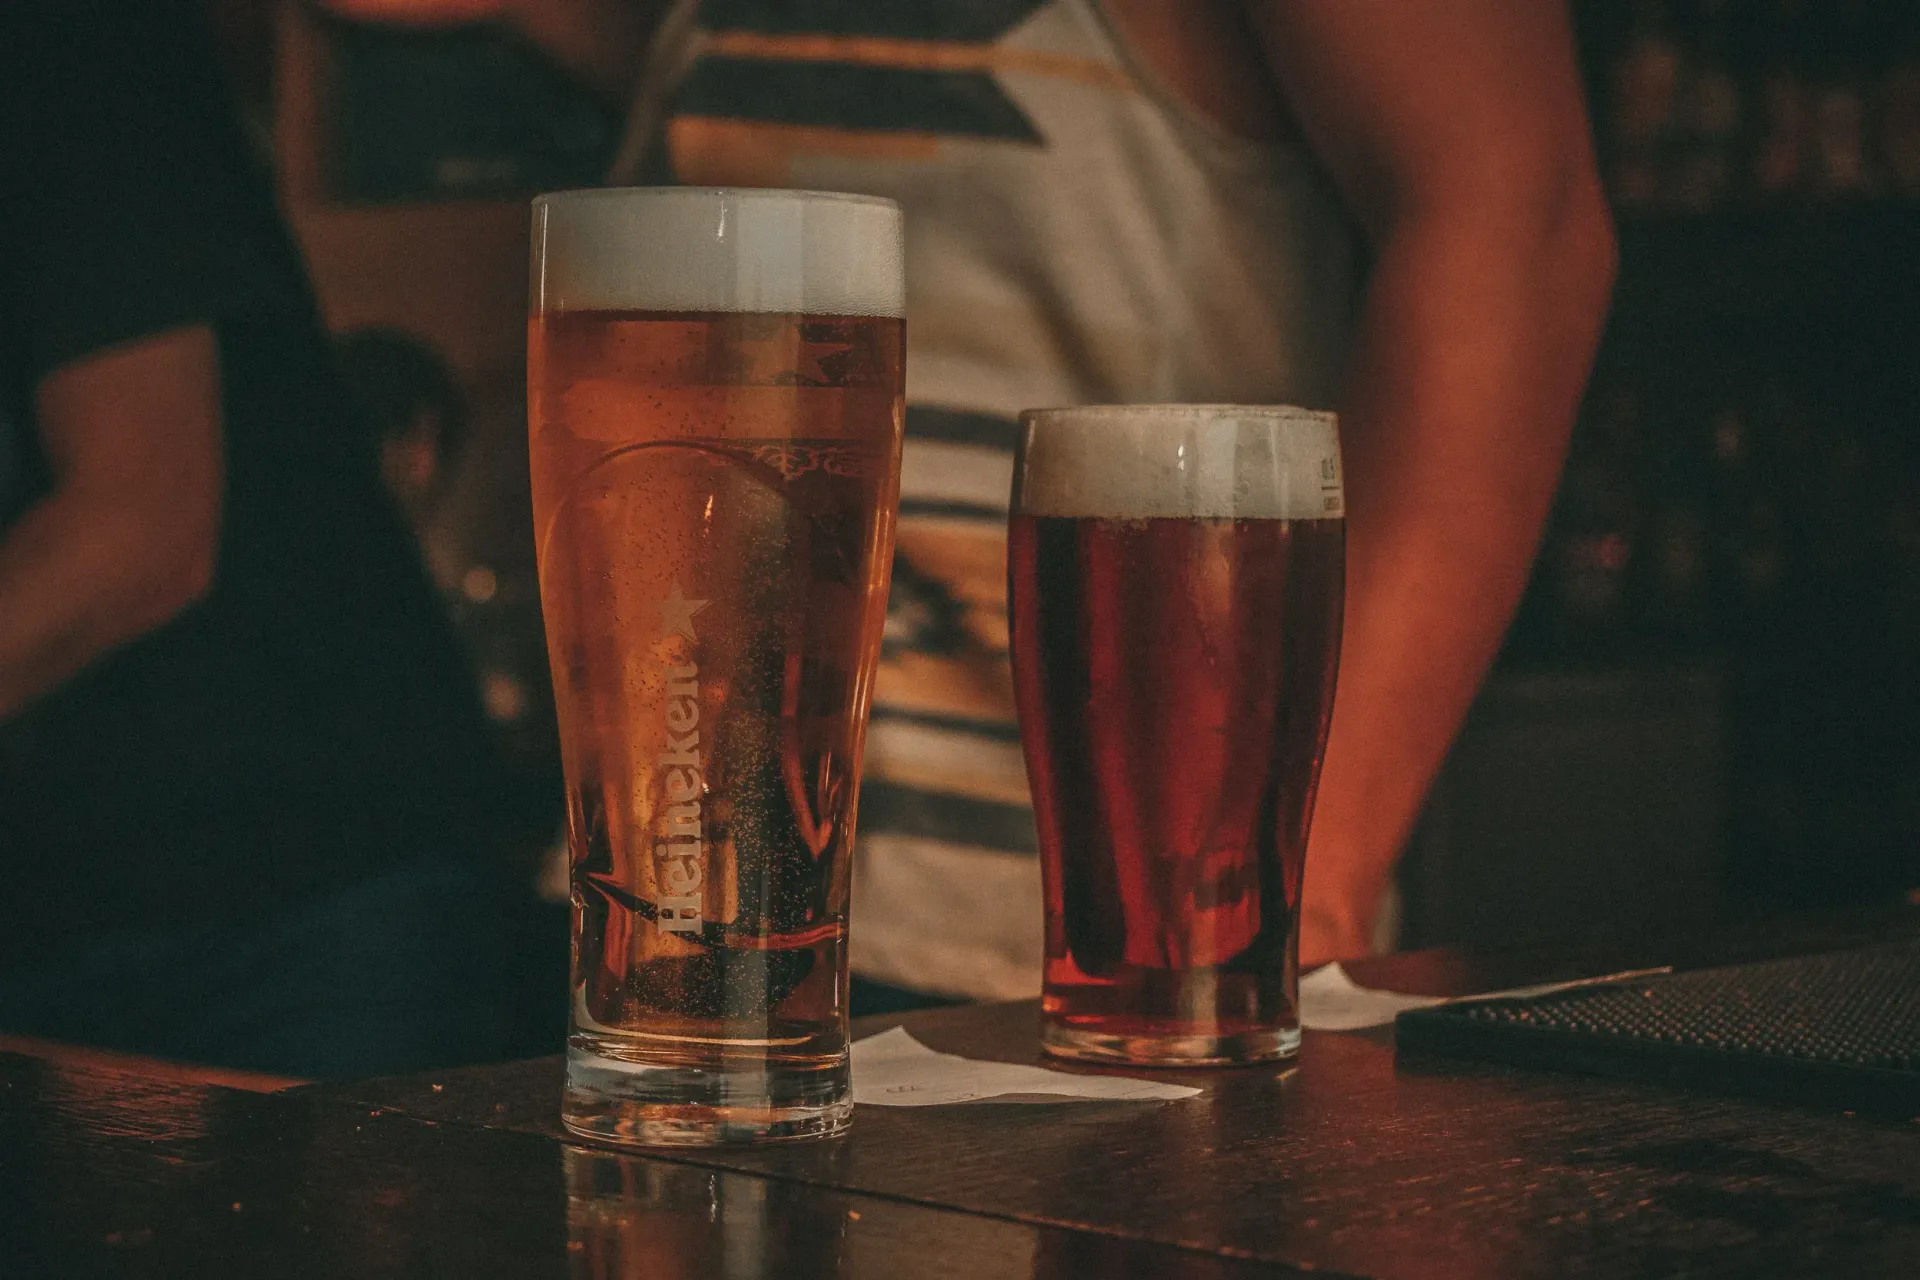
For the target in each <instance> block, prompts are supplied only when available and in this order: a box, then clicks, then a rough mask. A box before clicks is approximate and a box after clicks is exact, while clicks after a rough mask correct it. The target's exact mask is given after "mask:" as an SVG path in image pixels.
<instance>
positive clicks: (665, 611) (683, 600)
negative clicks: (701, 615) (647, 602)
mask: <svg viewBox="0 0 1920 1280" xmlns="http://www.w3.org/2000/svg"><path fill="white" fill-rule="evenodd" d="M708 603H709V602H708V601H706V600H689V599H687V595H686V592H684V591H682V590H681V589H680V581H679V579H677V578H676V579H675V580H674V583H673V590H672V591H670V592H668V594H667V598H666V599H665V600H662V601H661V602H660V603H659V605H658V606H657V607H658V608H659V610H660V629H661V630H662V631H672V632H678V633H679V634H681V635H683V636H685V637H686V638H687V639H689V640H697V639H699V637H698V636H696V635H694V634H693V615H694V614H696V613H698V612H700V611H701V610H702V609H704V608H706V607H707V605H708Z"/></svg>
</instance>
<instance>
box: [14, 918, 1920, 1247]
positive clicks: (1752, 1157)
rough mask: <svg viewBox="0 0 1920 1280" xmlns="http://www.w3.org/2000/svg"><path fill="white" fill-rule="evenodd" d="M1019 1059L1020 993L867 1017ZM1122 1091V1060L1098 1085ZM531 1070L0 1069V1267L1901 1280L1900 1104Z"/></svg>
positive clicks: (1667, 944)
mask: <svg viewBox="0 0 1920 1280" xmlns="http://www.w3.org/2000/svg"><path fill="white" fill-rule="evenodd" d="M1915 937H1920V910H1913V909H1903V910H1889V911H1884V912H1877V913H1856V914H1854V915H1851V916H1847V917H1839V918H1836V917H1825V918H1821V919H1805V920H1797V921H1792V922H1787V923H1781V922H1773V923H1771V924H1769V925H1767V926H1765V927H1757V926H1749V927H1746V928H1744V929H1737V930H1722V931H1700V932H1696V933H1695V934H1693V935H1691V936H1688V937H1685V938H1672V939H1648V940H1643V941H1641V942H1638V943H1633V944H1624V943H1623V944H1618V945H1613V946H1603V947H1576V946H1571V945H1569V946H1566V947H1562V948H1559V949H1556V950H1544V951H1534V952H1527V953H1512V954H1506V955H1497V956H1496V955H1488V956H1471V955H1466V954H1461V953H1457V952H1418V953H1410V954H1405V955H1401V956H1395V957H1388V958H1384V959H1379V960H1372V961H1366V962H1357V963H1355V964H1353V965H1351V966H1349V968H1350V969H1351V971H1352V972H1353V973H1354V975H1355V976H1356V977H1357V978H1358V979H1359V980H1360V981H1362V982H1364V983H1367V984H1369V985H1373V986H1381V987H1389V988H1393V989H1398V990H1407V991H1423V992H1429V993H1433V994H1450V993H1462V992H1468V991H1477V990H1488V989H1492V988H1496V987H1504V986H1510V985H1513V984H1515V983H1517V982H1531V981H1545V980H1552V979H1559V978H1568V977H1578V976H1583V975H1590V974H1595V973H1602V972H1610V971H1614V970H1617V969H1622V968H1628V967H1640V966H1646V965H1652V964H1672V965H1675V966H1676V967H1679V968H1695V967H1702V966H1705V965H1711V964H1721V963H1729V962H1733V961H1738V960H1745V959H1758V958H1763V957H1770V956H1776V955H1791V954H1799V953H1808V952H1813V951H1819V950H1830V949H1836V948H1839V947H1842V946H1847V945H1851V944H1855V943H1865V942H1871V941H1879V940H1892V939H1906V938H1915ZM896 1023H904V1024H905V1025H907V1026H908V1027H909V1028H911V1029H912V1031H913V1032H914V1034H915V1035H916V1036H918V1037H919V1038H920V1039H921V1040H923V1041H924V1042H925V1043H927V1044H928V1045H930V1046H932V1047H934V1048H936V1049H941V1050H946V1051H949V1052H956V1053H964V1054H967V1055H969V1056H973V1057H982V1058H994V1059H1000V1060H1004V1061H1012V1062H1030V1061H1034V1060H1036V1056H1037V1050H1036V1042H1035V1032H1034V1006H1033V1005H1031V1004H1010V1005H987V1006H977V1007H973V1008H962V1009H952V1010H938V1011H930V1012H925V1013H918V1014H911V1015H907V1016H905V1017H896V1018H885V1019H870V1020H868V1021H867V1022H866V1023H864V1024H862V1025H861V1026H860V1027H859V1028H858V1031H859V1033H860V1034H867V1033H871V1032H873V1031H876V1030H880V1029H883V1028H885V1027H887V1026H890V1025H894V1024H896ZM1132 1074H1143V1075H1144V1074H1152V1073H1145V1072H1139V1073H1132ZM560 1075H561V1065H560V1059H559V1058H557V1057H555V1058H545V1059H538V1060H534V1061H529V1062H521V1063H511V1064H506V1065H502V1066H493V1067H477V1068H468V1069H464V1070H457V1071H446V1072H438V1073H433V1074H430V1075H423V1076H416V1077H407V1078H399V1079H386V1080H373V1081H362V1082H344V1083H327V1084H321V1085H308V1086H303V1087H295V1088H284V1089H273V1088H272V1086H273V1085H274V1084H275V1083H277V1082H274V1081H262V1080H258V1079H251V1078H245V1077H235V1078H230V1079H228V1080H227V1081H225V1082H224V1083H213V1082H211V1081H210V1080H204V1079H195V1078H192V1077H191V1076H190V1075H189V1074H188V1073H183V1072H181V1071H180V1070H179V1069H177V1068H172V1067H168V1066H165V1065H163V1064H152V1063H144V1062H142V1061H140V1060H138V1059H124V1058H114V1057H110V1056H105V1055H95V1054H85V1053H71V1052H65V1051H61V1050H59V1049H58V1048H57V1047H51V1046H32V1045H23V1044H19V1043H17V1042H16V1043H15V1044H13V1045H12V1046H11V1047H10V1049H9V1050H6V1051H0V1276H6V1277H13V1276H23V1277H24V1276H37V1275H54V1276H68V1275H75V1276H78V1275H129V1276H172V1275H180V1276H228V1275H246V1276H253V1275H261V1276H276V1277H279V1276H354V1277H361V1276H438V1275H448V1276H463V1277H465V1276H572V1277H596V1278H598V1277H621V1278H623V1280H624V1278H626V1277H649V1278H652V1277H676V1278H677V1277H683V1276H684V1277H709V1276H711V1277H725V1278H727V1280H733V1278H735V1277H754V1276H776V1277H812V1276H834V1277H852V1278H858V1280H867V1278H868V1277H916V1276H933V1277H949V1276H951V1277H974V1276H979V1277H992V1278H995V1280H998V1278H1000V1277H1021V1278H1033V1280H1042V1278H1044V1280H1053V1278H1055V1277H1080V1276H1087V1277H1133V1276H1139V1277H1174V1278H1180V1277H1241V1276H1265V1275H1294V1274H1304V1273H1306V1272H1314V1273H1316V1274H1331V1275H1341V1276H1366V1277H1376V1276H1377V1277H1482V1276H1486V1277H1535V1276H1539V1277H1549V1276H1551V1277H1561V1276H1623V1277H1624V1276H1636V1277H1637V1276H1646V1275H1688V1276H1719V1275H1728V1276H1788V1275H1806V1276H1899V1277H1910V1276H1914V1275H1920V1121H1916V1119H1915V1118H1912V1117H1904V1118H1903V1117H1893V1118H1886V1117H1870V1116H1865V1115H1851V1114H1847V1113H1843V1112H1837V1111H1832V1110H1828V1109H1823V1108H1819V1107H1814V1106H1793V1105H1781V1104H1773V1103H1765V1102H1757V1101H1745V1100H1741V1099H1737V1098H1729V1097H1719V1096H1715V1095H1711V1094H1704V1093H1693V1092H1687V1091H1683V1090H1680V1089H1675V1088H1669V1087H1665V1086H1659V1085H1652V1084H1638V1083H1628V1082H1620V1081H1608V1080H1600V1079H1594V1078H1589V1077H1583V1076H1578V1075H1572V1074H1560V1073H1552V1072H1544V1071H1531V1070H1521V1069H1515V1068H1505V1067H1498V1066H1489V1065H1484V1064H1475V1063H1467V1062H1428V1063H1418V1064H1415V1063H1396V1060H1395V1056H1394V1049H1393V1040H1392V1035H1391V1033H1390V1031H1387V1030H1384V1029H1383V1030H1380V1031H1374V1032H1363V1033H1353V1034H1327V1033H1314V1032H1309V1033H1308V1034H1307V1037H1306V1044H1305V1047H1304V1049H1303V1051H1302V1054H1301V1059H1300V1065H1299V1068H1298V1069H1297V1070H1295V1071H1292V1072H1284V1073H1283V1072H1280V1071H1276V1070H1266V1069H1242V1070H1237V1071H1203V1072H1181V1073H1161V1075H1162V1076H1163V1078H1168V1079H1177V1080H1179V1081H1181V1082H1184V1083H1189V1084H1195V1085H1199V1086H1201V1087H1202V1088H1203V1089H1204V1092H1203V1093H1202V1094H1201V1095H1200V1096H1199V1097H1196V1098H1192V1099H1188V1100H1186V1101H1182V1102H1171V1103H1144V1104H1143V1103H1112V1102H1070V1103H1059V1104H1042V1105H1032V1104H1018V1103H990V1102H989V1103H973V1104H968V1105H965V1106H959V1107H927V1108H913V1109H892V1108H869V1107H863V1108H861V1109H860V1110H859V1112H858V1113H857V1114H856V1117H855V1122H854V1126H853V1130H852V1133H851V1134H850V1135H849V1136H848V1137H846V1138H845V1139H843V1140H840V1141H837V1142H832V1143H826V1144H820V1145H811V1146H785V1147H771V1148H761V1149H753V1150H743V1151H728V1152H706V1151H703V1152H685V1153H672V1154H661V1155H649V1156H644V1157H643V1156H634V1155H629V1154H621V1153H614V1152H609V1151H604V1150H599V1149H593V1148H588V1147H585V1146H581V1145H578V1144H577V1143H571V1142H569V1141H567V1140H566V1139H565V1138H564V1137H563V1136H562V1134H561V1132H560V1130H559V1128H558V1122H557V1118H556V1114H557V1100H558V1096H559V1088H560Z"/></svg>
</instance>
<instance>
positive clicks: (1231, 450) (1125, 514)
mask: <svg viewBox="0 0 1920 1280" xmlns="http://www.w3.org/2000/svg"><path fill="white" fill-rule="evenodd" d="M1020 421H1021V443H1020V458H1019V461H1018V463H1017V465H1016V467H1015V472H1014V507H1013V509H1014V511H1015V512H1016V513H1017V514H1020V515H1028V516H1068V517H1077V518H1083V519H1084V518H1089V517H1098V518H1105V519H1112V520H1147V519H1157V518H1173V519H1189V520H1192V519H1201V520H1232V519H1240V520H1332V519H1339V518H1341V517H1343V516H1344V515H1345V514H1346V505H1345V496H1344V492H1343V488H1342V482H1341V471H1340V439H1339V429H1338V420H1337V418H1336V416H1335V415H1334V414H1332V413H1328V412H1324V411H1320V410H1313V409H1301V408H1296V407H1293V406H1290V405H1260V406H1252V405H1102V406H1091V407H1086V408H1078V409H1038V410H1030V411H1028V412H1027V413H1024V414H1022V415H1021V419H1020Z"/></svg>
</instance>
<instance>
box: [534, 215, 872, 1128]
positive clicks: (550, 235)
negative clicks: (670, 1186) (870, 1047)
mask: <svg viewBox="0 0 1920 1280" xmlns="http://www.w3.org/2000/svg"><path fill="white" fill-rule="evenodd" d="M532 265H533V276H532V306H531V312H532V315H531V322H530V325H529V330H528V337H527V384H528V385H527V402H528V418H529V422H528V429H529V434H530V443H531V450H532V471H533V500H534V518H535V536H536V539H537V552H538V557H539V572H540V591H541V601H542V605H543V608H544V612H545V615H546V626H547V642H548V648H549V652H550V655H551V662H552V669H553V681H554V692H555V698H556V706H557V709H558V713H559V720H560V732H561V744H562V751H563V755H564V760H565V766H566V779H567V839H568V844H569V846H570V853H571V861H572V903H573V969H572V1020H571V1026H570V1035H569V1039H568V1052H567V1083H566V1092H565V1098H564V1102H563V1107H562V1119H563V1120H564V1122H565V1124H566V1125H567V1127H568V1128H569V1129H571V1130H573V1131H575V1132H577V1133H581V1134H586V1135H589V1136H593V1137H597V1138H602V1139H609V1140H613V1141H623V1142H631V1143H636V1144H688V1145H705V1144H719V1143H734V1142H755V1141H767V1140H773V1139H782V1138H807V1137H820V1136H825V1135H829V1134H833V1133H836V1132H838V1131H840V1130H841V1129H843V1128H844V1127H845V1126H846V1124H847V1121H848V1119H849V1116H850V1115H851V1108H852V1103H851V1095H850V1082H849V1074H848V1063H847V897H848V882H849V862H848V859H849V857H850V855H851V853H852V849H853V830H854V818H855V801H856V797H857V795H858V791H859V782H860V757H861V748H862V742H863V738H864V736H865V733H866V724H867V709H868V703H869V699H870V697H871V693H872V687H873V678H874V667H875V663H876V661H877V658H878V653H879V645H880V633H881V628H882V625H883V623H884V620H885V609H886V596H887V578H888V570H889V567H890V565H891V562H892V556H893V526H894V516H895V509H896V507H897V505H898V496H899V476H900V441H901V426H902V390H903V383H902V360H903V350H904V346H903V344H904V336H905V335H904V324H903V321H902V319H901V316H902V314H903V303H904V297H903V293H904V289H903V282H902V241H901V223H900V211H899V209H898V208H897V207H896V206H894V205H893V204H891V203H889V202H887V201H883V200H871V199H865V198H860V197H853V196H839V195H830V194H821V193H810V192H785V191H755V190H743V191H726V190H700V189H626V190H621V189H609V190H597V191H569V192H562V193H558V194H554V195H546V196H542V197H540V198H539V199H537V200H536V201H535V202H534V210H533V264H532Z"/></svg>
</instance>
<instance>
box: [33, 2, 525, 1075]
mask: <svg viewBox="0 0 1920 1280" xmlns="http://www.w3.org/2000/svg"><path fill="white" fill-rule="evenodd" d="M0 120H4V121H5V122H6V124H5V127H4V129H0V168H4V171H5V172H6V174H7V180H6V181H5V183H4V184H0V457H4V458H6V459H8V460H9V461H8V463H7V464H5V465H4V466H0V1032H15V1033H22V1034H28V1035H35V1036H42V1037H50V1038H55V1039H61V1040H69V1041H77V1042H84V1043H90V1044H96V1045H103V1046H108V1047H113V1048H119V1049H126V1050H132V1051H138V1052H144V1053H150V1054H155V1055H161V1056H165V1057H171V1058H179V1059H185V1060H190V1061H197V1062H203V1063H210V1064H216V1065H223V1066H231V1067H238V1068H251V1069H257V1070H264V1071H272V1072H280V1073H286V1074H292V1075H299V1076H321V1075H334V1074H348V1073H369V1072H380V1071H396V1070H402V1069H407V1068H412V1067H426V1066H430V1065H437V1064H443V1063H449V1062H457V1061H462V1060H472V1059H478V1058H484V1057H487V1056H490V1055H491V1054H492V1053H493V1052H494V1051H495V1047H496V1045H497V1043H498V1040H499V1037H500V1034H501V1026H500V1023H501V1014H500V1011H499V1010H498V1009H497V1008H496V1007H495V1006H494V999H495V994H496V992H497V989H498V986H499V982H498V978H497V975H494V974H493V969H494V966H495V965H497V964H498V961H499V956H500V954H501V949H500V948H498V947H497V946H496V945H495V943H494V941H493V940H494V939H495V938H496V936H497V934H498V928H497V926H496V925H495V924H494V923H493V921H494V920H495V918H496V905H495V901H496V900H495V894H494V892H493V890H492V889H491V888H490V887H489V883H488V881H487V880H486V878H485V877H484V875H483V874H482V873H481V872H480V871H479V870H476V868H475V866H474V865H472V864H471V863H470V861H469V859H468V858H467V854H468V853H469V852H470V851H471V850H473V849H474V848H476V847H477V846H478V845H479V844H480V843H481V841H482V837H483V833H484V828H485V817H484V815H485V814H486V813H487V806H488V804H489V803H490V802H489V800H488V796H489V793H490V790H491V785H492V784H491V782H490V768H491V766H490V763H489V758H488V748H487V738H486V734H485V729H484V721H483V719H482V717H481V714H480V711H479V707H478V705H477V698H476V696H475V695H474V693H473V690H472V685H471V681H470V678H469V676H468V674H467V672H466V670H465V669H464V665H463V661H462V658H461V656H460V653H459V650H458V648H457V645H456V642H455V640H454V638H453V635H452V632H451V629H450V627H449V624H448V623H447V621H446V620H445V618H444V617H443V614H442V610H441V608H440V605H439V602H438V600H437V599H436V598H435V595H434V593H433V591H432V589H431V587H430V586H429V584H428V582H427V579H426V576H425V573H424V571H423V569H422V567H421V564H420V562H419V558H418V556H417V554H416V553H415V552H414V550H413V549H412V546H411V543H410V539H409V536H408V533H407V530H406V528H405V526H404V524H403V522H402V521H401V519H400V517H399V514H398V512H397V511H396V509H395V508H394V506H393V504H392V503H391V502H390V501H389V500H388V498H387V496H386V495H385V494H384V493H383V492H382V489H381V486H380V480H379V476H378V474H377V470H376V467H375V466H374V464H373V460H372V458H371V457H370V456H369V453H368V451H367V450H365V448H364V447H363V436H364V433H363V432H362V431H361V430H359V429H358V428H355V427H353V426H352V425H351V424H350V422H349V414H350V413H351V410H350V408H349V407H348V406H349V402H348V399H347V397H346V395H345V393H344V392H343V390H342V387H341V385H340V382H339V379H338V375H337V372H336V370H335V368H334V366H333V364H332V355H331V352H330V349H329V346H328V343H327V339H326V336H325V334H324V332H323V330H322V328H321V326H320V323H319V319H318V316H317V314H316V309H315V304H314V300H313V298H312V296H311V293H310V291H309V288H308V285H307V282H306V279H305V276H304V272H303V269H302V267H301V264H300V262H299V259H298V257H297V255H296V253H295V250H294V249H293V247H292V245H291V244H290V242H289V240H288V237H287V235H286V233H285V230H284V229H283V227H282V226H281V224H280V222H279V219H278V217H277V215H276V213H275V210H274V206H273V200H272V196H271V192H270V189H269V187H268V185H267V183H266V181H265V179H264V177H263V176H262V175H261V174H260V173H258V172H257V171H256V169H255V167H254V165H253V163H252V161H251V158H250V156H249V155H248V152H247V147H246V143H245V142H244V140H243V137H242V134H241V131H240V129H239V128H238V126H237V125H236V122H235V121H234V119H233V117H232V116H231V114H230V112H229V107H228V103H227V102H226V101H225V99H224V97H223V94H222V88H221V78H220V74H219V70H218V68H217V65H216V62H215V59H214V56H213V54H212V52H211V46H210V44H209V43H208V42H207V39H206V35H205V32H204V31H203V30H202V28H201V26H200V22H199V14H198V7H197V6H196V5H195V4H193V3H192V2H191V0H63V2H62V3H60V4H17V5H16V4H10V5H5V6H0ZM6 477H11V479H10V480H8V479H7V478H6ZM9 493H10V495H11V496H10V497H9V496H7V495H8V494H9Z"/></svg>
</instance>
